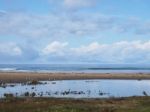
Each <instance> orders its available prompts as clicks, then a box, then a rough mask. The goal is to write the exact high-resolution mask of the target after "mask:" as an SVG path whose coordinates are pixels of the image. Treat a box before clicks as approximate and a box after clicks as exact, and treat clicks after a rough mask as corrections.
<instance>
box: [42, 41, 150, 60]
mask: <svg viewBox="0 0 150 112" xmlns="http://www.w3.org/2000/svg"><path fill="white" fill-rule="evenodd" d="M54 43H55V42H54ZM54 43H51V44H50V46H53V44H54ZM57 44H58V43H57ZM58 45H59V46H60V48H59V47H58V49H55V55H54V53H53V52H49V53H48V55H47V56H49V57H50V58H49V59H53V58H54V57H55V59H56V60H57V59H62V60H63V59H65V60H67V61H75V62H97V63H144V62H145V63H146V62H149V61H150V58H149V57H150V41H148V42H142V41H133V42H128V41H121V42H116V43H112V44H100V43H98V42H93V43H90V44H89V45H86V46H80V47H77V48H72V47H66V48H65V50H64V49H63V48H64V46H65V45H66V44H64V43H59V44H58ZM51 48H52V47H50V51H52V50H51ZM56 48H57V47H56ZM44 50H45V48H44ZM59 53H61V54H65V55H59ZM53 56H54V57H53ZM69 57H71V58H69Z"/></svg>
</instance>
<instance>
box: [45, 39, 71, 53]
mask: <svg viewBox="0 0 150 112" xmlns="http://www.w3.org/2000/svg"><path fill="white" fill-rule="evenodd" d="M67 45H68V43H67V42H65V43H60V42H58V41H54V42H52V43H50V44H49V45H47V46H46V47H45V48H44V49H43V50H42V53H43V54H44V55H49V54H57V55H58V54H59V55H61V54H62V53H63V50H65V48H66V46H67Z"/></svg>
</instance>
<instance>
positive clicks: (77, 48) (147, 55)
mask: <svg viewBox="0 0 150 112" xmlns="http://www.w3.org/2000/svg"><path fill="white" fill-rule="evenodd" d="M149 6H150V1H149V0H0V63H149V62H150V47H149V46H150V14H149V11H150V7H149Z"/></svg>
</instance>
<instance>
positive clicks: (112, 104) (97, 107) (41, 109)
mask: <svg viewBox="0 0 150 112" xmlns="http://www.w3.org/2000/svg"><path fill="white" fill-rule="evenodd" d="M0 112H150V97H132V98H118V99H114V98H112V99H55V98H26V99H16V98H7V99H1V100H0Z"/></svg>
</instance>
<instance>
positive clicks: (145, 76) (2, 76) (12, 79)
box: [0, 72, 150, 83]
mask: <svg viewBox="0 0 150 112" xmlns="http://www.w3.org/2000/svg"><path fill="white" fill-rule="evenodd" d="M90 79H91V80H92V79H119V80H150V73H39V72H0V82H4V83H22V82H27V81H31V80H37V81H49V80H50V81H53V80H90Z"/></svg>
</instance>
